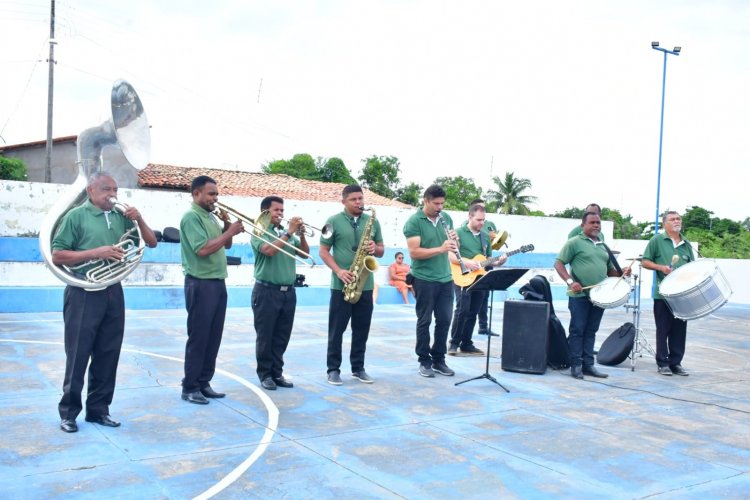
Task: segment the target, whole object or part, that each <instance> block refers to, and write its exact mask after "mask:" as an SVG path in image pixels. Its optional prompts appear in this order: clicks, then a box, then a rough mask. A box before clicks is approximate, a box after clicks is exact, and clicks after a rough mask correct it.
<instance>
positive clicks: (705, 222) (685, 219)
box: [659, 205, 714, 231]
mask: <svg viewBox="0 0 750 500" xmlns="http://www.w3.org/2000/svg"><path fill="white" fill-rule="evenodd" d="M713 214H714V213H713V212H709V211H708V210H706V209H705V208H701V207H698V206H695V205H693V206H692V207H690V208H688V209H687V210H685V213H684V214H683V215H682V227H683V228H684V229H685V230H686V231H687V230H688V229H707V230H709V231H710V230H711V216H712V215H713ZM659 222H660V223H661V221H659Z"/></svg>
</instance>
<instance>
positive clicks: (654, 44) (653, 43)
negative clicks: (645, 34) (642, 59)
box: [651, 42, 659, 49]
mask: <svg viewBox="0 0 750 500" xmlns="http://www.w3.org/2000/svg"><path fill="white" fill-rule="evenodd" d="M658 46H659V42H651V47H652V48H654V49H655V48H656V47H658Z"/></svg>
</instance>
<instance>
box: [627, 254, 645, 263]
mask: <svg viewBox="0 0 750 500" xmlns="http://www.w3.org/2000/svg"><path fill="white" fill-rule="evenodd" d="M626 260H637V261H638V262H640V261H642V260H643V255H640V256H638V257H628V259H626Z"/></svg>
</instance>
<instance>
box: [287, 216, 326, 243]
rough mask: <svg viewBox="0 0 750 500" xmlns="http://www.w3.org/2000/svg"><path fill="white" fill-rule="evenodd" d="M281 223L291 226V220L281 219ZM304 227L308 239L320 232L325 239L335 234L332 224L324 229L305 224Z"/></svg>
mask: <svg viewBox="0 0 750 500" xmlns="http://www.w3.org/2000/svg"><path fill="white" fill-rule="evenodd" d="M281 222H286V223H287V224H289V219H281ZM302 227H303V228H304V229H302V231H304V232H305V236H307V237H308V238H312V237H313V236H315V231H317V232H319V233H320V235H321V236H322V237H323V238H328V237H330V236H331V235H332V234H333V226H332V225H331V224H326V225H324V226H323V227H322V228H319V227H315V226H311V225H310V224H305V223H304V222H303V223H302Z"/></svg>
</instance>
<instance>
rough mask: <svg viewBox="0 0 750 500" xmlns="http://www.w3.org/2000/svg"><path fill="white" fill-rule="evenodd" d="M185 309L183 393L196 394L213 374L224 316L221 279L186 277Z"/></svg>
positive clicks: (224, 293) (225, 308) (225, 294)
mask: <svg viewBox="0 0 750 500" xmlns="http://www.w3.org/2000/svg"><path fill="white" fill-rule="evenodd" d="M185 308H186V309H187V313H188V317H187V335H188V338H187V343H186V344H185V378H183V379H182V392H195V391H197V390H199V389H201V388H203V387H206V386H207V385H209V382H211V379H212V378H213V377H214V372H215V371H216V356H218V355H219V347H221V337H222V335H223V333H224V318H225V317H226V313H227V287H226V285H225V283H224V280H220V279H205V280H204V279H198V278H193V277H192V276H185Z"/></svg>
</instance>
